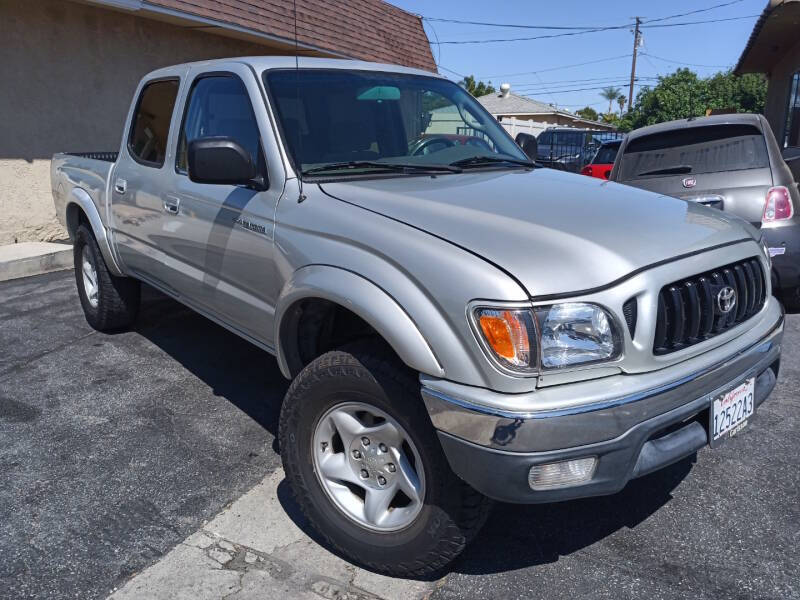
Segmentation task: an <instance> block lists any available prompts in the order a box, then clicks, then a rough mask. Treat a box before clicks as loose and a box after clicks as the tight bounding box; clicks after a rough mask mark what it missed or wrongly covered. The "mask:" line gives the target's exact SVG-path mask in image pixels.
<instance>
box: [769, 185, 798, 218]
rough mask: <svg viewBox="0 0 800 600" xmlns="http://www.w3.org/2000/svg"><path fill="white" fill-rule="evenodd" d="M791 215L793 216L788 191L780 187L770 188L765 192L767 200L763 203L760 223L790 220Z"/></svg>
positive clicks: (792, 207)
mask: <svg viewBox="0 0 800 600" xmlns="http://www.w3.org/2000/svg"><path fill="white" fill-rule="evenodd" d="M792 215H794V206H792V197H791V196H790V195H789V190H788V189H787V188H785V187H784V186H782V185H779V186H776V187H773V188H770V189H769V191H768V192H767V200H766V202H764V214H763V215H762V217H761V221H762V222H764V223H767V222H769V221H782V220H784V219H791V218H792Z"/></svg>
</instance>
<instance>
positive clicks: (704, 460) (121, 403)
mask: <svg viewBox="0 0 800 600" xmlns="http://www.w3.org/2000/svg"><path fill="white" fill-rule="evenodd" d="M798 340H800V317H798V316H794V315H793V316H790V317H789V318H788V320H787V333H786V336H785V338H784V353H783V359H782V366H781V374H780V377H779V382H778V387H777V388H776V390H775V392H774V393H773V395H772V397H771V398H770V400H769V401H768V402H767V403H766V404H764V405H762V407H760V408H759V409H758V411H757V412H756V416H755V418H754V419H753V421H752V423H751V425H750V426H749V427H748V428H747V429H746V430H744V431H743V432H742V434H741V435H740V436H737V437H736V438H734V439H733V440H731V441H730V442H728V443H726V444H725V445H723V446H722V447H720V448H719V449H716V450H713V451H711V450H708V449H705V450H703V451H701V452H700V453H699V454H698V456H697V458H696V461H695V460H692V459H689V460H685V461H683V462H681V463H678V464H676V465H673V466H671V467H669V468H667V469H664V470H662V471H660V472H657V473H654V474H652V475H650V476H648V477H645V478H642V479H640V480H637V481H634V482H632V483H631V484H629V485H628V487H627V488H626V489H625V490H623V491H622V492H621V493H619V494H617V495H614V496H608V497H604V498H595V499H585V500H579V501H574V502H567V503H562V504H554V505H542V506H512V505H497V506H496V507H495V509H494V511H493V513H492V515H491V516H490V518H489V521H488V523H487V525H486V527H485V528H484V529H483V531H482V532H481V533H480V535H479V536H478V537H477V538H476V539H475V540H474V542H473V543H472V545H471V546H470V547H469V548H468V549H467V551H466V552H465V553H464V555H463V557H462V558H461V559H459V560H458V561H457V562H456V563H454V564H453V565H452V569H451V572H450V573H448V574H447V575H446V576H445V577H443V578H442V579H441V580H438V581H408V580H401V579H390V578H386V577H383V576H380V575H376V574H374V573H371V572H369V571H365V570H363V569H360V568H358V567H356V566H354V565H352V564H350V563H349V562H347V561H345V560H343V559H341V558H340V557H338V556H336V555H334V554H332V553H331V552H329V551H328V550H327V549H325V548H324V547H323V546H321V545H320V544H319V543H318V541H317V538H316V537H315V534H314V532H313V530H311V529H310V527H309V525H308V523H306V522H305V521H304V520H303V518H302V516H301V515H300V514H299V511H298V509H297V507H296V506H295V505H294V503H293V501H292V498H291V495H290V494H289V491H288V489H287V487H288V486H287V484H286V482H285V481H284V479H283V472H282V470H281V468H280V457H279V456H278V454H277V452H276V447H275V444H274V434H275V431H276V428H277V416H278V410H279V402H280V399H281V398H282V397H283V394H284V393H285V390H286V387H287V385H288V384H287V382H286V381H285V380H284V379H283V377H282V376H281V375H280V373H279V372H278V369H277V366H276V364H275V361H274V359H273V358H272V357H270V356H269V355H267V354H266V353H264V352H262V351H260V350H258V349H256V348H254V347H253V346H251V345H249V344H248V343H246V342H244V341H242V340H240V339H238V338H237V337H235V336H234V335H232V334H230V333H228V332H227V331H225V330H223V329H222V328H220V327H218V326H216V325H214V324H213V323H211V322H209V321H207V320H206V319H204V318H202V317H199V316H198V315H196V314H194V313H192V312H191V311H189V310H188V309H186V308H183V307H182V306H180V305H179V304H177V303H176V302H174V301H172V300H169V299H167V298H165V297H163V296H161V295H160V294H157V293H155V292H153V291H152V290H147V291H146V292H145V296H144V302H143V306H142V314H141V316H140V318H139V321H138V323H137V325H136V327H135V328H134V329H133V330H132V331H129V332H124V333H118V334H114V335H106V334H100V333H96V332H93V331H92V330H91V329H90V328H89V327H88V325H87V324H86V322H85V320H84V318H83V314H82V312H81V309H80V305H79V303H78V299H77V296H76V293H75V284H74V279H73V274H72V273H71V272H62V273H54V274H49V275H43V276H39V277H32V278H28V279H21V280H17V281H11V282H4V283H1V284H0V440H1V441H2V443H0V598H9V599H14V600H20V599H28V598H31V599H32V598H36V599H37V600H38V599H55V598H58V599H61V598H79V599H81V600H83V599H94V598H105V597H107V596H108V595H109V594H111V595H112V597H113V598H114V599H119V598H125V599H128V598H147V599H159V598H164V599H166V598H169V599H181V598H186V599H189V598H191V599H209V600H220V599H223V598H235V599H237V600H242V599H248V598H259V599H265V598H300V599H309V600H320V599H328V600H334V599H335V600H367V599H370V600H375V599H376V598H383V599H386V600H393V599H395V598H397V599H400V598H402V599H403V600H405V599H414V598H429V599H430V600H461V599H471V598H489V599H497V600H500V599H504V600H505V599H515V598H519V599H523V598H526V599H527V598H547V599H557V598H580V597H591V598H609V599H615V600H616V599H618V598H641V597H647V598H654V599H662V598H666V599H672V598H675V599H678V598H686V597H691V598H708V599H709V600H710V599H714V600H716V599H720V598H731V599H733V598H736V599H740V598H775V599H778V598H780V599H786V598H797V599H800V579H798V576H797V565H798V564H800V503H798V491H799V490H800V472H799V471H798V470H797V468H796V463H797V457H798V456H799V455H800V438H799V437H798V430H800V418H799V417H798V413H800V394H799V393H798V392H800V363H799V362H798V361H800V357H799V356H798V353H797V352H796V350H795V348H796V346H797V343H798Z"/></svg>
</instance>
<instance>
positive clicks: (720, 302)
mask: <svg viewBox="0 0 800 600" xmlns="http://www.w3.org/2000/svg"><path fill="white" fill-rule="evenodd" d="M735 306H736V290H734V289H733V288H732V287H731V286H729V285H726V286H725V287H724V288H722V289H721V290H720V291H719V292H718V293H717V308H718V309H719V312H721V313H722V314H723V315H727V314H728V313H729V312H731V311H732V310H733V309H734V307H735Z"/></svg>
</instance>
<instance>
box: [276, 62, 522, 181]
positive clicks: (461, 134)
mask: <svg viewBox="0 0 800 600" xmlns="http://www.w3.org/2000/svg"><path fill="white" fill-rule="evenodd" d="M264 79H265V84H266V86H267V88H268V89H269V92H270V95H271V97H272V99H273V103H274V107H275V113H276V116H277V119H278V121H279V122H280V128H281V130H282V133H283V136H284V140H285V142H286V145H287V147H288V151H289V153H290V155H291V157H292V160H293V162H294V164H295V166H299V168H300V170H301V171H302V172H304V173H307V174H309V172H311V171H313V173H314V174H319V175H322V174H325V175H333V174H335V175H340V174H346V175H350V174H361V175H363V174H364V173H366V172H369V171H376V170H377V171H380V170H386V169H387V168H388V166H389V165H391V166H394V167H396V166H397V165H402V166H403V168H404V169H405V171H404V172H409V170H412V169H413V170H423V171H424V170H425V169H440V170H442V171H443V172H447V171H446V170H444V169H442V167H443V166H449V165H453V163H459V165H458V169H455V170H461V169H462V168H478V167H486V166H489V165H491V166H493V167H497V166H498V165H499V166H501V167H514V168H518V165H515V164H513V163H505V162H503V159H504V158H508V159H510V160H511V161H524V162H526V163H527V162H528V161H529V159H528V158H527V157H526V156H525V154H524V153H523V152H522V150H521V149H520V148H519V146H517V145H516V144H515V143H514V141H513V140H512V139H511V138H510V137H509V136H508V134H507V133H506V132H505V130H503V128H502V127H501V126H500V125H499V124H498V123H497V121H496V120H495V119H494V118H493V117H492V116H491V115H489V114H488V113H487V112H486V111H485V110H484V109H483V107H482V106H481V105H480V104H478V103H477V102H476V101H475V99H474V98H473V97H472V96H471V95H470V94H469V93H468V92H466V91H465V90H464V89H462V88H461V87H459V86H458V85H456V84H454V83H453V82H451V81H448V80H446V79H439V78H436V77H425V76H421V75H408V74H399V73H383V72H376V71H346V70H341V69H327V70H326V69H300V70H289V69H286V70H272V71H266V72H265V74H264ZM475 157H478V158H486V160H483V161H478V160H468V159H474V158H475ZM498 159H500V160H499V161H498ZM375 163H377V164H375ZM382 165H387V167H386V168H384V169H382ZM328 167H329V168H328ZM450 170H454V169H450Z"/></svg>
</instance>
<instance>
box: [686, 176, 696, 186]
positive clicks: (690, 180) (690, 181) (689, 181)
mask: <svg viewBox="0 0 800 600" xmlns="http://www.w3.org/2000/svg"><path fill="white" fill-rule="evenodd" d="M696 185H697V179H695V178H694V177H686V178H685V179H684V180H683V187H685V188H692V187H694V186H696Z"/></svg>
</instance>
